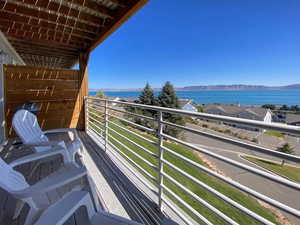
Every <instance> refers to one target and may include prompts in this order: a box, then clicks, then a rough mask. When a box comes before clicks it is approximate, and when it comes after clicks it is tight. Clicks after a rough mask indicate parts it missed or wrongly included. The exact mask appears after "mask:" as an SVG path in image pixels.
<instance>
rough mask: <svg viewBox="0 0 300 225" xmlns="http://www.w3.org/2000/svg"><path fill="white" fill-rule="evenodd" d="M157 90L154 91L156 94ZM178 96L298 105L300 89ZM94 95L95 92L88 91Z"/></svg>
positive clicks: (129, 95)
mask: <svg viewBox="0 0 300 225" xmlns="http://www.w3.org/2000/svg"><path fill="white" fill-rule="evenodd" d="M158 93H159V92H158V91H157V92H155V94H156V95H158ZM176 93H177V96H178V97H179V98H190V99H193V100H194V101H195V102H197V103H199V104H208V103H223V104H241V105H248V106H249V105H253V106H255V105H256V106H258V105H263V104H275V105H283V104H286V105H300V90H268V91H267V90H263V91H177V92H176ZM89 94H90V95H95V94H96V92H90V93H89ZM105 95H107V96H117V97H123V98H135V97H138V96H139V95H140V92H138V91H130V92H121V91H120V92H105Z"/></svg>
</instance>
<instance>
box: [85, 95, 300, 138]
mask: <svg viewBox="0 0 300 225" xmlns="http://www.w3.org/2000/svg"><path fill="white" fill-rule="evenodd" d="M88 98H89V99H97V98H95V97H88ZM98 100H99V99H98ZM101 100H102V101H107V102H112V103H118V104H123V105H129V106H135V107H139V108H144V109H151V110H156V111H162V112H168V113H175V114H181V115H185V116H192V117H197V118H202V119H207V120H215V121H222V122H228V123H236V124H243V125H247V126H250V127H256V128H262V129H270V130H278V131H281V132H284V133H291V134H295V135H300V127H297V126H292V125H286V124H281V123H266V122H264V121H257V120H250V119H242V118H236V117H230V116H221V115H215V114H208V113H199V112H191V111H186V110H181V109H173V108H165V107H160V106H150V105H143V104H137V103H130V102H122V101H116V100H109V99H101Z"/></svg>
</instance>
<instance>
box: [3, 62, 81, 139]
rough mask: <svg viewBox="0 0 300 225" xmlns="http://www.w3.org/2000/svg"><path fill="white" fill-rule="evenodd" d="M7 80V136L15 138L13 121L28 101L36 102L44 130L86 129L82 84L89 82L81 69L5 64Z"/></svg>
mask: <svg viewBox="0 0 300 225" xmlns="http://www.w3.org/2000/svg"><path fill="white" fill-rule="evenodd" d="M4 77H5V118H6V125H7V127H6V128H7V129H6V130H7V133H8V136H14V135H15V134H14V132H13V129H12V126H11V123H12V118H13V115H14V113H15V112H16V111H17V109H18V108H19V107H20V106H22V105H23V104H24V103H25V102H33V103H36V105H37V107H38V109H39V114H38V120H39V123H40V125H41V127H42V129H45V130H47V129H55V128H69V127H71V128H74V127H76V128H79V129H83V124H84V123H83V121H84V118H83V116H84V114H83V113H82V107H83V99H82V98H83V93H84V94H86V92H87V88H86V87H85V86H86V85H82V82H83V81H85V82H86V83H87V81H86V79H87V78H85V79H83V77H82V76H81V71H80V70H70V69H50V68H43V67H32V66H16V65H5V66H4ZM82 87H84V91H82V90H81V88H82ZM81 99H82V100H81Z"/></svg>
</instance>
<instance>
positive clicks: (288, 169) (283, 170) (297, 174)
mask: <svg viewBox="0 0 300 225" xmlns="http://www.w3.org/2000/svg"><path fill="white" fill-rule="evenodd" d="M244 158H246V159H247V160H249V161H251V162H253V163H255V164H257V165H259V166H261V167H264V168H266V169H268V170H271V171H273V172H274V173H277V174H279V175H282V176H285V177H288V178H289V179H291V180H294V181H296V182H299V183H300V168H297V167H293V166H288V165H283V166H281V164H280V162H279V163H275V162H270V161H267V160H262V159H258V158H254V157H250V156H244Z"/></svg>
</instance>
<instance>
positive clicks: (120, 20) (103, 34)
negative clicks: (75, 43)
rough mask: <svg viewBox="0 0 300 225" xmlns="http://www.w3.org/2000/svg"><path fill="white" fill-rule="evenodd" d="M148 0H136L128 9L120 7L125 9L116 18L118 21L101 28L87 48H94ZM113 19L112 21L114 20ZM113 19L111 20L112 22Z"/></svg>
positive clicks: (90, 49)
mask: <svg viewBox="0 0 300 225" xmlns="http://www.w3.org/2000/svg"><path fill="white" fill-rule="evenodd" d="M147 2H148V0H138V1H137V2H136V3H135V4H134V5H133V6H131V9H130V10H127V9H121V10H125V11H126V10H127V11H126V13H125V14H124V13H123V15H122V16H121V18H116V17H115V20H117V21H118V22H117V23H115V24H114V25H113V26H108V28H109V29H103V31H101V32H100V34H99V36H98V39H97V40H96V41H95V42H94V43H93V44H92V45H91V47H90V48H89V51H92V50H94V49H95V48H96V47H97V46H98V45H99V44H101V43H102V42H103V41H104V40H105V39H106V38H108V36H110V35H111V34H112V33H113V32H114V31H116V30H117V29H118V28H119V27H120V26H121V25H122V24H123V23H125V22H126V21H127V20H128V19H129V18H130V17H131V16H132V15H133V14H134V13H136V12H137V11H138V10H139V9H140V8H142V7H143V6H144V5H145V4H146V3H147ZM115 20H114V21H115ZM114 21H111V22H112V23H114Z"/></svg>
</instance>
